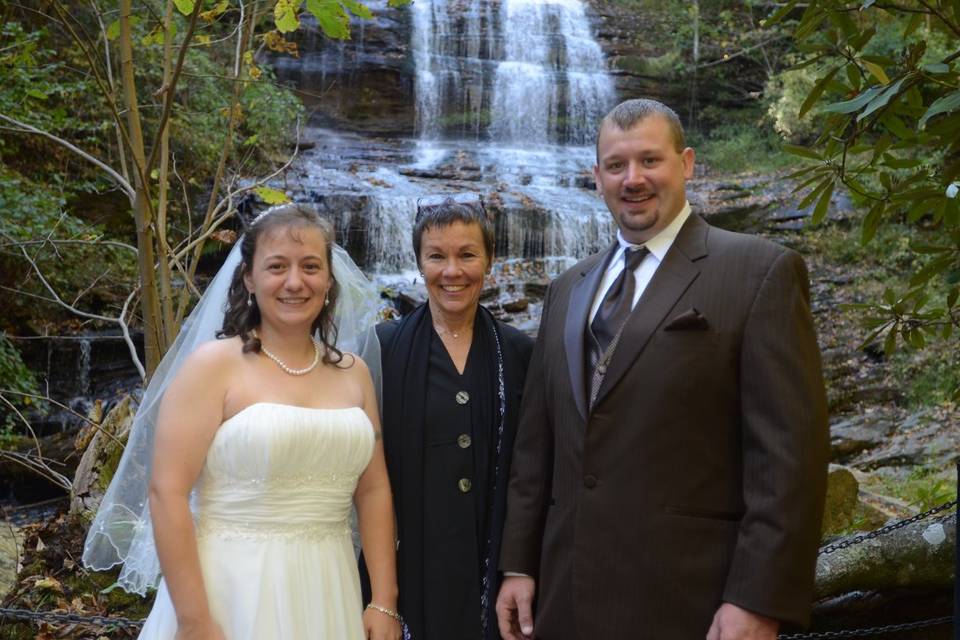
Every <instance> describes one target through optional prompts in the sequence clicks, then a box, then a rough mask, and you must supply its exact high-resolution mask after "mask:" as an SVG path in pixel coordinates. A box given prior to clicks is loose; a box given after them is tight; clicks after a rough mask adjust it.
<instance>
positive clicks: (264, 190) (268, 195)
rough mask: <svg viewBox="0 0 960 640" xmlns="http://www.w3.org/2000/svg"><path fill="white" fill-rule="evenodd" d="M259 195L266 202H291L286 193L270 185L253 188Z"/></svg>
mask: <svg viewBox="0 0 960 640" xmlns="http://www.w3.org/2000/svg"><path fill="white" fill-rule="evenodd" d="M253 192H254V193H255V194H257V197H258V198H260V199H261V200H262V201H263V202H264V203H265V204H269V205H275V204H284V203H286V202H290V198H289V197H288V196H287V194H286V193H284V192H283V191H280V190H278V189H271V188H270V187H257V188H256V189H254V190H253Z"/></svg>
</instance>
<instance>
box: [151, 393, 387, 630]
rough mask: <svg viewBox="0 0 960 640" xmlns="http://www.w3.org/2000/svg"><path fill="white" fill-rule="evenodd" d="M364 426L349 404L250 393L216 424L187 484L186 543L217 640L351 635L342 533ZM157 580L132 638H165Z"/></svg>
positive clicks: (357, 607)
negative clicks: (196, 560) (193, 502)
mask: <svg viewBox="0 0 960 640" xmlns="http://www.w3.org/2000/svg"><path fill="white" fill-rule="evenodd" d="M373 447H374V434H373V427H372V425H371V424H370V421H369V420H368V418H367V416H366V414H365V413H364V412H363V410H362V409H360V408H359V407H354V408H349V409H311V408H306V407H297V406H292V405H285V404H274V403H268V402H259V403H257V404H254V405H251V406H249V407H247V408H245V409H243V410H242V411H240V413H238V414H236V415H235V416H233V417H232V418H230V419H229V420H227V421H225V422H224V423H223V424H222V425H220V428H219V430H218V431H217V434H216V436H215V437H214V439H213V442H212V444H211V446H210V450H209V452H208V453H207V458H206V461H205V462H204V467H203V471H202V472H201V474H200V478H199V480H198V483H197V491H196V498H197V504H198V513H199V514H200V516H199V521H198V523H197V544H198V548H199V553H200V565H201V569H202V571H203V579H204V586H205V587H206V592H207V598H208V600H209V603H210V611H211V613H212V615H213V618H214V620H215V621H216V622H217V623H218V624H219V625H220V627H221V629H222V630H223V633H224V635H225V636H226V638H227V640H300V639H303V640H307V639H314V638H315V639H317V640H326V639H329V640H355V639H356V640H363V638H365V634H364V631H363V625H362V621H361V615H362V613H363V609H362V604H361V596H360V581H359V576H358V574H357V563H356V559H355V556H354V550H353V544H352V542H351V535H350V524H349V518H350V508H351V502H352V498H353V491H354V489H355V488H356V485H357V480H358V478H359V477H360V474H361V473H363V470H364V469H365V468H366V466H367V463H368V462H369V461H370V457H371V455H372V454H373ZM176 630H177V621H176V613H175V612H174V609H173V604H172V602H171V601H170V596H169V594H168V592H167V588H166V583H165V582H163V581H161V583H160V587H159V589H158V591H157V598H156V601H155V602H154V605H153V609H152V611H151V612H150V615H149V617H148V618H147V620H146V622H145V623H144V626H143V630H142V631H141V633H140V639H141V640H173V638H174V635H175V634H176Z"/></svg>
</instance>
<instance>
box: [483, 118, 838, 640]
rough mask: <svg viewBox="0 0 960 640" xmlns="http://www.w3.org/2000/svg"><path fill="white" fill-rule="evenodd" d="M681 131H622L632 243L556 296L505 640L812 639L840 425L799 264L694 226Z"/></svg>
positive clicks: (600, 182)
mask: <svg viewBox="0 0 960 640" xmlns="http://www.w3.org/2000/svg"><path fill="white" fill-rule="evenodd" d="M693 163H694V151H693V149H691V148H689V147H686V148H685V146H684V137H683V129H682V127H681V125H680V121H679V119H678V118H677V115H676V114H675V113H674V112H673V111H672V110H671V109H669V108H668V107H666V106H664V105H662V104H660V103H659V102H655V101H652V100H628V101H627V102H624V103H622V104H620V105H618V106H617V107H616V108H614V110H613V111H611V112H610V114H608V115H607V117H606V118H605V119H604V120H603V123H602V124H601V127H600V133H599V136H598V140H597V166H596V167H595V168H594V174H595V177H596V181H597V190H598V191H599V192H600V194H601V195H602V196H603V199H604V201H605V202H606V205H607V207H608V208H609V209H610V212H611V213H612V214H613V218H614V220H615V221H616V224H617V226H618V227H619V233H618V235H617V242H616V243H615V244H614V245H613V246H611V247H610V248H608V249H607V250H605V251H603V252H601V253H600V254H597V255H594V256H590V257H589V258H586V259H585V260H583V261H582V262H580V263H579V264H577V265H576V266H574V267H573V268H572V269H570V270H569V271H567V272H566V273H564V274H563V275H561V276H560V277H559V278H558V279H557V280H556V281H555V282H553V283H552V284H551V286H550V288H549V290H548V292H547V296H546V299H545V300H544V304H543V319H542V322H541V326H540V334H539V337H538V339H537V344H536V348H535V350H534V353H533V358H532V360H531V362H530V374H529V375H528V378H527V384H526V389H525V392H524V401H523V408H522V415H521V419H520V425H519V430H518V434H517V440H516V445H515V449H514V458H513V465H512V472H511V479H510V485H509V493H508V507H507V519H506V524H505V527H504V535H503V548H502V552H501V561H500V567H501V569H502V570H503V571H504V572H505V574H506V575H507V576H508V577H507V578H506V579H505V580H504V582H503V586H502V588H501V590H500V595H499V598H498V600H497V614H498V617H499V624H500V629H501V633H502V635H503V637H504V638H506V639H507V640H519V639H520V638H529V637H536V638H540V639H542V640H594V639H599V638H615V639H618V640H619V639H621V638H624V639H626V638H631V639H632V638H657V639H659V638H663V639H665V640H687V639H689V640H702V639H703V638H704V637H706V638H707V640H734V639H740V638H744V639H746V638H750V639H764V640H766V639H769V640H772V639H773V638H775V637H776V634H777V631H778V628H779V625H780V623H781V622H789V623H795V624H801V625H802V624H806V622H807V620H808V618H809V613H810V605H811V600H812V597H813V576H814V563H815V557H816V553H817V544H818V541H819V533H820V520H821V515H822V510H823V498H824V491H825V483H826V464H827V450H828V449H827V447H828V446H827V416H826V401H825V397H824V387H823V380H822V375H821V369H820V355H819V351H818V349H817V341H816V336H815V334H814V329H813V321H812V318H811V315H810V306H809V294H808V283H807V272H806V269H805V267H804V264H803V261H802V260H801V258H800V256H798V255H797V254H796V253H795V252H793V251H791V250H789V249H785V248H783V247H781V246H778V245H776V244H773V243H772V242H769V241H767V240H763V239H761V238H757V237H752V236H747V235H741V234H736V233H731V232H728V231H723V230H721V229H718V228H716V227H712V226H710V225H709V224H707V223H706V222H704V220H703V219H702V218H701V217H700V216H698V215H697V214H695V213H692V212H691V210H690V205H689V204H688V203H687V200H686V195H685V183H686V180H688V179H689V178H690V177H692V175H693Z"/></svg>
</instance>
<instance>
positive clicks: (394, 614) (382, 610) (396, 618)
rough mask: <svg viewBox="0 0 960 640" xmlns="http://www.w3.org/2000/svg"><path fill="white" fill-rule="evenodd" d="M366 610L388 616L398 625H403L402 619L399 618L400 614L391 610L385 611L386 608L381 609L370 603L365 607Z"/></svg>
mask: <svg viewBox="0 0 960 640" xmlns="http://www.w3.org/2000/svg"><path fill="white" fill-rule="evenodd" d="M367 609H373V610H374V611H379V612H380V613H382V614H384V615H387V616H390V617H391V618H393V619H394V620H396V621H397V622H399V623H400V624H403V618H401V617H400V614H399V613H397V612H396V611H394V610H393V609H387V608H386V607H381V606H380V605H378V604H373V603H372V602H371V603H370V604H368V605H367Z"/></svg>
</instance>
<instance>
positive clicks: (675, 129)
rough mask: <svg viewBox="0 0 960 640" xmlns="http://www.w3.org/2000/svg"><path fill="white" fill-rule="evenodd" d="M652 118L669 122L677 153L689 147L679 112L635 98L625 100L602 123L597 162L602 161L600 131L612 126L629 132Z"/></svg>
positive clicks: (598, 133)
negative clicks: (655, 117)
mask: <svg viewBox="0 0 960 640" xmlns="http://www.w3.org/2000/svg"><path fill="white" fill-rule="evenodd" d="M650 116H660V117H662V118H663V119H664V120H666V121H667V126H669V127H670V137H671V138H673V148H674V149H675V150H676V152H677V153H680V152H682V151H683V149H684V148H685V147H686V146H687V140H686V136H685V135H684V133H683V124H682V123H681V122H680V116H678V115H677V112H676V111H674V110H673V109H671V108H670V107H668V106H667V105H665V104H663V103H662V102H658V101H656V100H650V99H648V98H634V99H633V100H624V101H623V102H621V103H620V104H618V105H617V106H615V107H614V108H613V109H611V110H610V113H608V114H607V115H606V116H604V118H603V120H602V121H601V122H600V127H599V128H598V129H597V161H598V162H599V160H600V157H599V156H600V154H599V148H600V131H601V130H602V129H603V128H604V127H605V126H607V125H610V126H612V127H616V128H617V129H619V130H620V131H629V130H630V129H631V128H633V126H634V125H635V124H637V123H638V122H640V121H641V120H645V119H647V118H649V117H650Z"/></svg>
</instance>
